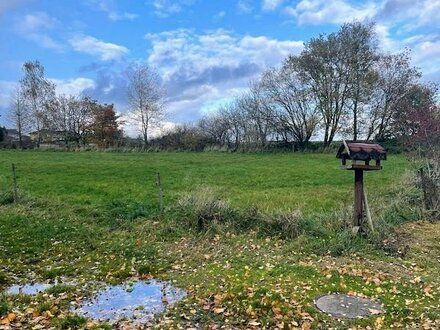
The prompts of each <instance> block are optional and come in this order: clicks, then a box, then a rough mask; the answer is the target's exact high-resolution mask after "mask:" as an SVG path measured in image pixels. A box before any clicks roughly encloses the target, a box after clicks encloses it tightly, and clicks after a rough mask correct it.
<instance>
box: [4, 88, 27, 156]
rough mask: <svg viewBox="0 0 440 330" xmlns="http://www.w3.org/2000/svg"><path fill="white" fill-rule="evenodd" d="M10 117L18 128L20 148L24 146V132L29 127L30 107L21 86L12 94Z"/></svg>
mask: <svg viewBox="0 0 440 330" xmlns="http://www.w3.org/2000/svg"><path fill="white" fill-rule="evenodd" d="M9 117H10V119H11V121H12V122H13V123H14V125H15V127H16V129H17V132H18V140H19V145H20V148H23V134H24V132H26V131H27V130H28V129H29V108H28V107H27V104H26V100H25V96H24V94H23V91H22V89H21V87H20V86H18V87H17V88H16V89H15V90H14V91H13V92H12V94H11V108H10V113H9Z"/></svg>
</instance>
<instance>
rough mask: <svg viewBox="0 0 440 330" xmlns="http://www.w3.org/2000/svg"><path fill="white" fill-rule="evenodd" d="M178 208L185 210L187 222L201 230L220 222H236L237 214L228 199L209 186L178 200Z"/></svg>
mask: <svg viewBox="0 0 440 330" xmlns="http://www.w3.org/2000/svg"><path fill="white" fill-rule="evenodd" d="M177 208H178V209H179V210H181V211H183V213H184V219H185V221H186V224H187V225H188V226H189V227H190V228H192V229H195V230H197V231H199V232H200V231H203V230H207V229H210V228H212V227H214V226H216V225H219V224H228V223H231V222H234V220H236V219H234V217H236V216H237V213H236V212H235V210H233V209H232V207H231V206H230V204H229V202H228V201H226V200H223V199H222V198H221V196H220V195H219V194H218V193H217V192H215V191H214V190H213V189H211V188H207V187H201V188H199V189H198V190H196V191H195V192H193V193H191V194H186V195H184V196H183V197H182V198H181V199H180V200H179V201H178V202H177Z"/></svg>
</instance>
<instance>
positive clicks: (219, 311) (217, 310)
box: [214, 308, 225, 314]
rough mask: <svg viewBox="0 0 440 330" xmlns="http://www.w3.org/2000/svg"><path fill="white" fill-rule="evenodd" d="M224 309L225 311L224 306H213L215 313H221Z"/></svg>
mask: <svg viewBox="0 0 440 330" xmlns="http://www.w3.org/2000/svg"><path fill="white" fill-rule="evenodd" d="M224 311H225V309H224V308H214V313H216V314H221V313H223V312H224Z"/></svg>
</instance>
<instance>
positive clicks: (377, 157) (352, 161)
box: [336, 141, 387, 228]
mask: <svg viewBox="0 0 440 330" xmlns="http://www.w3.org/2000/svg"><path fill="white" fill-rule="evenodd" d="M336 158H340V159H341V161H342V166H341V169H342V170H351V171H354V216H353V226H354V227H357V228H360V227H361V225H362V222H363V214H364V206H365V205H364V204H367V205H366V208H367V212H369V211H368V202H367V199H366V194H365V192H364V171H378V170H381V169H382V165H381V163H380V162H381V160H386V159H387V153H386V151H385V149H384V148H383V147H382V146H381V145H379V144H375V143H359V142H353V141H344V143H343V144H342V145H341V146H340V147H339V150H338V153H337V154H336ZM371 227H372V225H371Z"/></svg>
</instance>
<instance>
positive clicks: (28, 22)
mask: <svg viewBox="0 0 440 330" xmlns="http://www.w3.org/2000/svg"><path fill="white" fill-rule="evenodd" d="M58 25H59V21H58V20H57V19H55V18H53V17H51V16H49V15H48V14H46V13H45V12H41V11H40V12H35V13H32V14H27V15H25V16H24V17H22V18H20V19H19V20H18V21H17V22H16V23H15V26H14V28H15V31H16V32H17V33H18V34H20V35H21V36H22V37H23V38H26V39H28V40H32V41H33V42H35V43H36V44H38V45H39V46H40V47H43V48H48V49H54V50H58V51H61V50H62V49H63V45H62V44H61V43H59V42H57V41H55V40H54V39H53V38H52V37H51V36H49V35H48V33H47V32H48V31H49V30H53V29H55V28H56V27H57V26H58Z"/></svg>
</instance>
